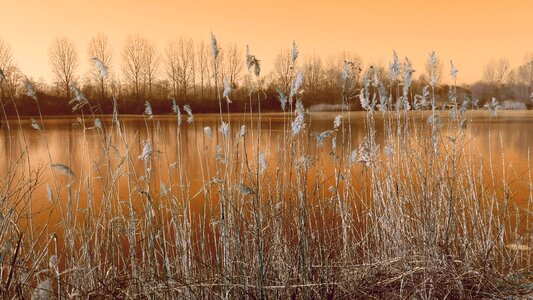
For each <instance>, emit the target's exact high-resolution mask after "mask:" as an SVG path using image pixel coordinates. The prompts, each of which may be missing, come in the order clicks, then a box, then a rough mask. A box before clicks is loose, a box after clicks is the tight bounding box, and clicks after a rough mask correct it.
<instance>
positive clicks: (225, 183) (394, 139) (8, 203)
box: [0, 63, 533, 299]
mask: <svg viewBox="0 0 533 300" xmlns="http://www.w3.org/2000/svg"><path fill="white" fill-rule="evenodd" d="M404 68H405V69H406V70H407V71H406V72H405V75H404V78H403V79H402V82H403V84H402V85H400V84H399V81H395V82H396V85H395V86H394V87H393V88H391V89H390V91H389V93H388V95H389V96H385V94H384V91H383V87H382V86H381V85H380V82H379V79H375V80H374V81H372V82H371V81H370V80H368V84H366V83H367V82H365V87H364V88H363V89H361V91H360V95H359V100H360V101H361V104H362V106H363V107H364V108H365V109H366V110H367V113H366V116H365V123H364V124H365V125H364V126H365V129H366V136H365V138H364V139H363V142H362V143H360V144H358V145H356V144H353V143H352V135H351V130H352V127H353V126H354V125H353V124H351V122H352V121H351V119H350V118H346V117H345V112H342V111H341V112H340V113H339V115H338V116H337V117H336V118H335V119H332V120H331V128H330V129H328V130H326V131H323V132H309V131H308V130H307V128H308V126H306V125H307V123H306V122H307V119H308V115H307V113H306V112H305V109H304V107H303V102H302V99H301V93H300V92H299V91H298V89H299V87H298V84H297V82H295V84H293V88H294V91H293V92H294V93H292V92H291V95H290V96H289V97H288V98H287V99H285V101H286V103H283V99H282V105H283V106H285V104H288V106H287V111H286V112H284V114H283V124H284V128H285V129H284V130H283V132H282V133H281V135H280V136H281V138H280V139H278V140H277V141H276V142H272V144H271V145H270V149H268V148H267V146H266V145H264V144H262V143H261V141H262V137H261V136H262V135H266V134H268V128H261V126H264V125H263V123H262V121H261V116H262V115H261V112H260V101H261V98H260V97H261V92H260V91H255V92H254V91H251V92H250V107H252V108H254V109H256V108H257V109H259V112H257V113H256V112H255V111H247V112H246V113H245V117H246V120H247V121H246V123H245V124H244V125H243V126H241V127H240V128H233V127H235V123H232V122H231V121H230V119H231V118H230V115H231V114H230V104H229V100H230V99H229V97H230V94H229V93H230V91H226V90H225V91H224V96H221V97H220V99H221V100H222V99H223V97H226V99H227V100H228V101H227V102H228V104H227V114H226V112H225V111H223V109H222V101H220V128H218V130H213V131H212V129H211V128H209V129H205V130H204V133H205V136H198V137H197V139H204V138H210V137H212V136H214V135H219V139H218V141H219V144H218V145H217V147H216V149H209V148H200V147H198V146H197V145H198V144H199V142H198V140H196V141H194V140H192V141H191V140H190V139H189V140H187V141H185V140H184V139H183V137H182V135H181V128H182V127H185V126H193V124H194V115H193V114H192V112H191V111H190V108H189V107H188V106H185V107H183V109H184V111H185V112H186V113H187V116H185V115H184V116H183V117H182V111H181V110H180V107H178V106H177V105H176V104H175V103H174V104H173V105H172V107H169V110H170V109H172V110H173V111H174V112H175V113H176V128H177V130H176V132H177V136H176V137H175V139H174V138H173V139H172V140H173V141H175V142H170V140H169V139H168V137H166V136H165V134H164V133H163V132H162V131H161V130H160V127H159V125H158V123H157V122H156V121H154V118H153V117H152V114H151V108H150V105H149V103H147V106H146V111H145V114H144V116H143V117H144V120H145V124H146V128H147V132H149V133H150V134H149V136H148V138H147V139H146V140H145V141H143V142H142V144H139V143H138V142H137V143H136V142H135V139H131V138H130V137H128V136H127V135H126V134H125V128H124V123H123V122H121V116H120V114H119V110H120V108H119V107H117V106H116V105H115V110H114V111H115V113H114V114H113V116H112V118H111V120H108V121H107V122H104V121H105V119H103V118H102V117H101V116H98V115H96V113H95V110H94V108H93V107H91V105H90V103H88V102H87V100H86V99H84V98H83V96H82V95H80V94H77V93H74V94H75V95H76V98H75V99H74V101H73V106H74V110H75V111H78V112H79V113H78V114H77V116H78V117H79V120H78V125H79V126H81V128H82V130H83V132H84V136H85V134H86V136H87V137H86V145H84V146H83V147H87V152H86V156H85V159H86V160H87V161H88V162H89V165H93V166H94V167H91V168H89V169H88V170H85V169H83V168H82V167H78V166H67V165H64V164H58V163H56V162H54V161H52V155H51V153H50V150H48V157H49V158H50V159H49V161H47V162H44V163H43V164H41V163H38V162H33V161H31V159H30V154H29V153H28V151H27V149H28V146H27V145H28V141H27V138H26V137H25V136H24V134H23V133H22V136H21V139H20V140H18V139H17V140H11V138H10V139H9V140H8V141H7V144H8V145H9V147H8V149H9V151H8V153H6V157H7V159H8V164H7V165H8V168H7V169H6V170H5V171H2V173H1V174H0V175H1V179H2V180H1V181H0V213H1V218H0V245H1V249H0V251H1V253H0V262H1V270H0V278H1V281H2V285H1V288H2V295H3V297H4V298H6V299H7V298H13V297H21V298H30V297H31V298H33V299H49V298H56V299H59V298H88V297H108V298H154V299H155V298H179V299H181V298H187V299H189V298H190V299H197V298H201V299H203V298H213V299H215V298H228V299H233V298H251V299H266V298H269V299H270V298H302V299H310V298H316V299H333V298H352V299H353V298H365V299H366V298H382V299H391V298H415V299H435V298H437V299H443V298H452V299H457V298H499V297H502V298H503V297H512V296H518V295H524V294H527V293H530V292H531V290H532V289H533V285H532V283H531V282H532V281H531V279H532V278H531V271H532V270H531V268H532V265H531V259H532V252H531V248H530V247H529V246H528V245H531V236H530V234H529V231H530V228H531V225H532V224H531V221H532V220H531V214H530V209H531V205H532V204H533V197H532V196H531V194H532V188H531V187H532V186H533V184H532V180H531V172H528V173H527V174H523V175H522V179H524V180H526V181H528V182H529V194H528V195H527V199H526V200H525V201H522V202H521V204H520V205H516V202H515V200H516V199H515V198H514V195H515V194H514V193H513V190H512V189H511V184H510V179H509V178H510V177H509V176H508V175H506V174H505V172H506V168H505V162H504V161H503V162H502V164H501V165H502V166H503V167H502V169H498V167H496V165H497V164H494V163H493V158H492V157H481V156H480V155H479V154H478V153H477V152H476V151H475V149H473V143H472V141H471V140H470V137H469V136H468V135H467V134H466V133H465V132H466V131H465V130H464V128H465V127H466V126H468V123H469V121H470V120H469V119H468V115H467V109H469V108H471V107H473V106H474V103H472V101H471V100H468V99H465V100H464V101H463V102H462V103H458V99H456V98H454V97H453V92H452V97H451V106H450V107H451V111H449V112H444V111H443V110H440V109H438V108H437V107H436V106H435V104H434V99H433V101H432V99H431V96H429V95H430V91H429V90H427V89H425V90H424V91H423V92H422V94H421V95H417V96H415V97H413V98H410V97H409V95H410V93H411V91H410V90H409V86H408V83H409V80H408V79H409V77H410V75H411V73H410V72H409V66H408V65H407V63H406V65H405V66H404ZM370 75H372V74H370ZM369 78H372V77H371V76H369ZM297 80H298V79H296V81H297ZM344 80H345V82H348V81H349V74H346V77H345V78H344ZM406 86H407V88H406ZM29 88H30V91H29V92H30V94H31V86H30V87H29ZM343 89H344V91H343V95H344V96H343V99H342V103H341V104H342V105H344V104H346V103H347V102H349V101H352V100H351V99H352V98H351V96H350V92H349V87H347V86H345V87H343ZM401 89H402V90H401ZM393 95H394V96H395V97H394V100H395V104H394V105H393V103H392V102H393V101H392V99H393V97H392V96H393ZM255 96H257V99H256V98H255ZM35 100H36V102H35V103H36V104H35V105H36V106H37V107H38V105H39V102H38V99H37V97H35ZM342 105H341V107H342ZM425 107H429V109H428V110H427V111H426V112H424V113H416V112H412V111H411V110H419V109H422V108H425ZM80 108H84V109H85V110H80ZM395 108H396V109H395ZM487 108H488V109H489V110H490V111H491V112H495V111H496V110H497V103H496V102H493V103H492V106H491V105H489V106H487ZM87 109H89V111H90V112H91V113H90V114H88V115H87V114H84V113H83V112H84V111H86V110H87ZM186 118H188V119H187V120H185V119H186ZM182 119H183V120H182ZM12 123H13V122H12ZM22 124H23V122H22V121H21V120H18V121H17V122H15V124H9V126H10V127H9V129H7V130H9V131H11V130H16V129H17V128H19V129H22V126H23V125H22ZM32 127H33V128H34V129H35V130H38V131H39V133H40V136H41V138H42V139H43V140H44V142H45V143H46V144H48V142H47V131H46V128H44V122H43V120H42V117H40V118H37V119H36V120H34V121H33V122H32ZM22 132H23V131H22ZM94 132H96V134H94ZM89 135H93V136H96V137H97V138H96V139H91V138H89V137H88V136H89ZM378 135H379V138H378ZM8 136H10V137H11V134H9V135H8ZM89 143H98V147H99V148H100V149H102V151H103V153H104V155H103V156H100V155H92V154H91V152H90V150H89V149H91V146H92V145H89ZM325 143H330V144H331V147H327V148H328V149H331V152H329V153H328V152H327V151H324V149H326V147H325V146H323V145H324V144H325ZM185 147H189V149H190V148H192V149H196V150H197V156H198V161H199V163H200V164H199V166H198V168H200V169H201V172H202V174H203V175H202V178H190V177H189V176H188V174H186V169H185V167H184V165H185V162H184V161H183V151H184V150H183V149H184V148H185ZM134 148H140V149H141V151H140V153H136V152H135V151H133V150H132V149H134ZM267 151H270V152H276V153H277V155H276V159H275V160H273V159H267V158H266V156H265V153H266V152H267ZM170 153H172V155H171V154H170ZM524 155H527V156H528V158H529V153H525V154H524ZM169 157H177V159H176V160H173V159H169ZM326 166H333V168H331V167H326ZM48 168H49V169H50V172H51V173H52V174H53V176H52V177H51V178H49V179H47V180H46V182H45V180H44V179H43V177H42V174H43V172H45V170H46V169H48ZM73 169H78V170H82V169H83V170H85V171H83V172H76V173H74V172H73ZM529 169H530V168H528V170H529ZM139 170H140V171H139ZM64 178H68V180H67V181H65V180H64ZM199 180H200V181H201V185H200V188H199V189H193V186H196V185H195V183H193V182H197V181H199ZM42 185H47V186H48V187H47V190H48V198H49V200H50V203H51V206H50V208H49V210H47V211H46V213H47V214H49V216H52V215H57V216H59V217H58V218H59V219H58V220H56V219H52V218H51V217H49V218H48V219H47V220H46V221H45V222H44V223H43V222H42V221H39V222H37V221H36V220H34V219H33V216H34V213H35V209H34V208H33V207H32V206H33V205H34V203H33V200H34V199H37V198H42V195H37V194H36V193H37V191H38V190H39V188H40V187H41V186H42ZM198 199H202V203H203V204H202V205H203V207H202V209H201V210H200V212H197V211H193V210H192V208H191V205H192V203H193V202H194V201H197V200H198ZM82 201H83V202H84V203H81V202H82ZM81 208H83V209H81ZM42 214H43V213H42V212H41V213H40V215H42Z"/></svg>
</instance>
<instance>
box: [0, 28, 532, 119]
mask: <svg viewBox="0 0 533 300" xmlns="http://www.w3.org/2000/svg"><path fill="white" fill-rule="evenodd" d="M212 46H213V45H211V43H210V42H209V41H204V40H193V39H192V38H190V37H186V36H179V37H177V38H175V39H173V40H170V41H168V42H167V44H166V45H165V46H164V47H163V48H159V47H158V46H157V45H156V44H155V43H154V42H153V41H152V40H150V39H149V38H147V37H144V36H142V35H140V34H131V35H129V36H128V37H127V38H126V40H125V42H124V44H123V46H122V48H121V49H120V51H119V53H120V57H114V56H113V53H114V51H113V46H112V45H111V42H110V41H109V38H108V37H107V36H106V35H105V34H103V33H98V34H97V35H95V36H94V37H93V38H92V39H90V41H89V43H88V45H87V47H86V54H85V55H80V53H79V52H78V49H77V47H76V45H75V44H74V43H73V42H72V41H71V40H70V39H69V38H67V37H63V36H61V37H57V38H56V39H54V40H53V41H52V42H51V44H50V46H49V49H48V51H49V61H50V68H51V70H52V72H53V74H54V80H53V82H52V84H47V83H46V82H45V81H44V80H43V79H41V80H34V79H31V78H30V79H28V80H30V81H31V82H32V83H33V85H34V86H35V87H36V90H37V93H38V95H39V97H38V98H39V101H40V105H41V108H42V110H43V113H44V114H67V113H69V112H70V108H69V106H68V102H69V100H70V99H71V98H72V87H73V86H76V87H77V88H78V89H79V90H80V91H81V92H82V93H83V94H84V96H85V97H86V98H87V99H89V100H91V103H92V104H94V105H95V106H96V107H98V108H99V109H100V110H101V112H102V113H111V112H112V101H111V100H112V99H116V101H118V102H120V103H124V105H121V107H122V109H123V110H124V111H123V112H124V113H140V112H142V111H143V109H144V103H145V101H150V102H151V103H152V107H153V109H154V112H155V113H165V112H169V105H168V103H169V100H170V99H175V100H176V101H177V102H178V103H189V104H190V105H191V106H192V107H193V108H195V110H196V111H197V112H214V111H217V108H218V99H219V98H220V96H221V93H222V90H223V89H224V86H225V85H227V86H229V87H230V88H231V90H232V102H233V105H234V107H235V109H244V108H246V105H248V103H249V101H248V99H249V96H250V94H251V93H258V94H259V95H258V97H259V98H260V99H261V101H262V103H263V104H262V108H263V109H265V110H281V108H280V105H279V97H280V95H282V94H284V95H287V94H288V93H289V91H290V89H291V84H292V82H293V81H294V80H295V78H296V76H297V74H298V73H299V72H301V74H302V75H303V76H302V78H303V82H302V89H303V91H304V99H305V103H306V105H307V106H310V105H313V104H338V103H340V99H341V97H342V96H343V93H344V92H345V91H343V80H342V73H343V72H344V70H345V68H346V67H347V66H348V67H349V68H350V69H351V70H350V72H351V74H352V76H351V81H352V84H351V89H352V90H353V91H354V92H353V93H352V94H353V95H354V97H353V98H354V100H357V99H355V98H356V96H355V95H356V94H357V93H356V92H355V91H356V90H357V89H360V88H361V87H362V86H363V85H364V80H365V78H366V79H367V80H368V77H369V76H379V77H380V78H379V79H380V81H382V82H383V84H384V85H385V86H390V85H391V84H390V83H391V82H390V79H389V77H388V76H389V75H388V68H387V66H385V65H384V64H383V63H366V64H364V63H363V59H362V58H361V57H360V56H359V55H357V54H356V53H355V52H348V51H345V52H339V53H337V54H334V55H330V56H328V57H325V58H323V57H321V56H318V55H316V54H309V55H304V56H303V57H302V59H300V60H298V62H297V63H295V60H294V59H293V55H294V51H295V49H296V51H297V46H296V44H294V45H293V47H292V49H291V48H287V49H282V50H280V51H279V52H278V53H277V55H276V56H275V59H274V62H273V66H272V68H271V71H270V72H268V73H266V74H261V69H260V59H259V58H255V56H254V59H256V62H257V69H256V70H255V71H253V70H251V69H250V62H249V61H246V60H247V57H248V58H249V57H251V56H250V49H249V48H248V47H246V50H245V51H246V53H244V52H245V51H243V50H244V49H243V48H244V47H241V46H239V45H237V44H231V43H230V44H224V45H223V46H222V47H218V48H217V49H218V50H217V51H218V53H217V57H216V58H215V57H214V55H213V53H212V51H213V49H212ZM95 58H96V59H98V61H100V62H101V63H103V64H104V65H105V67H106V70H107V71H108V72H109V76H106V77H105V78H104V77H102V76H99V74H98V72H99V71H98V68H96V67H94V61H93V60H94V59H95ZM83 61H85V62H86V63H88V64H90V65H91V68H90V69H89V71H88V72H86V73H85V74H81V73H80V71H79V66H80V63H82V62H83ZM347 62H349V64H347ZM445 69H446V70H447V69H448V66H445V65H444V63H443V62H442V61H441V60H440V59H437V61H436V62H435V67H434V68H433V72H434V74H433V76H430V66H428V65H427V64H426V65H425V66H424V68H423V69H422V71H419V72H418V74H419V75H418V76H415V80H414V82H413V85H412V88H413V89H420V90H421V89H422V88H423V87H424V86H426V85H432V82H430V81H431V80H434V81H436V82H434V86H436V87H437V88H436V98H437V99H438V100H439V99H440V101H441V102H445V101H446V100H447V97H448V91H449V87H448V85H446V84H443V83H442V82H443V81H444V80H443V78H444V77H445V76H446V75H447V73H446V72H445V71H444V70H445ZM0 70H2V73H1V74H0V96H1V97H2V99H8V98H13V99H16V101H15V102H16V103H18V104H17V106H19V110H20V112H21V113H22V114H35V113H36V109H35V106H34V105H32V103H31V102H32V100H31V99H30V98H29V97H27V96H26V95H25V94H24V80H26V79H27V78H26V77H25V76H24V75H23V73H22V72H21V70H19V68H18V67H17V65H16V63H15V61H14V59H13V55H12V53H11V50H10V47H9V45H8V44H7V43H6V42H4V41H3V40H0ZM254 72H256V73H255V74H254ZM430 78H431V79H430ZM532 85H533V54H530V55H528V56H526V58H525V62H524V64H523V65H521V66H519V67H518V68H516V69H510V66H509V63H508V60H506V59H499V60H493V61H491V62H490V63H488V64H487V65H486V67H485V68H484V70H483V80H482V81H479V82H477V83H474V84H473V85H463V86H460V87H458V91H457V92H458V95H459V96H460V95H461V94H463V95H467V96H469V97H474V98H478V99H480V100H481V103H483V102H485V101H488V100H490V99H491V97H493V96H494V97H498V98H499V99H502V100H505V99H512V100H518V101H522V102H524V103H527V104H528V105H531V104H530V103H531V102H530V101H529V99H530V98H529V96H530V94H531V92H532V88H531V87H532ZM4 103H5V105H4ZM351 103H353V105H352V106H351V107H350V108H351V109H355V110H357V109H361V107H360V104H359V102H358V101H352V102H351ZM10 105H12V104H10V103H9V102H8V101H3V105H2V106H3V107H4V110H5V111H6V114H12V113H13V108H12V107H10Z"/></svg>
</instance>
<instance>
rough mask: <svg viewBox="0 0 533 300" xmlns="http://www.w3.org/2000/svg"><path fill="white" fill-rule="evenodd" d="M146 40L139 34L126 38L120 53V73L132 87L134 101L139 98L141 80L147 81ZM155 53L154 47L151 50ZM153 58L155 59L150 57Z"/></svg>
mask: <svg viewBox="0 0 533 300" xmlns="http://www.w3.org/2000/svg"><path fill="white" fill-rule="evenodd" d="M148 44H149V43H148V40H147V39H146V38H144V37H141V36H140V35H139V34H134V35H130V36H128V38H127V39H126V44H125V46H124V49H123V51H122V60H123V66H122V71H123V73H124V76H125V77H126V79H127V80H128V81H129V82H130V84H132V85H133V92H134V97H135V100H137V99H138V98H139V96H140V90H141V89H140V88H141V85H142V80H143V79H144V80H145V81H147V80H146V79H147V77H148V76H147V71H146V69H147V65H148V62H147V58H148V56H149V55H147V50H146V48H147V47H148ZM153 50H154V51H155V47H154V49H153ZM152 58H155V57H152Z"/></svg>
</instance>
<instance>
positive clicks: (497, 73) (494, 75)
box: [483, 58, 510, 84]
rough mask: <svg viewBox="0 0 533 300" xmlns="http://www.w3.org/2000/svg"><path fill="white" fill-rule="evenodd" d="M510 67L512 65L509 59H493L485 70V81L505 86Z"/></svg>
mask: <svg viewBox="0 0 533 300" xmlns="http://www.w3.org/2000/svg"><path fill="white" fill-rule="evenodd" d="M509 67H510V64H509V60H508V59H507V58H500V59H498V60H496V59H491V61H490V62H489V63H488V64H487V65H485V67H484V68H483V80H484V81H486V82H488V83H498V84H503V83H504V81H505V77H506V76H507V74H508V72H509Z"/></svg>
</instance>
